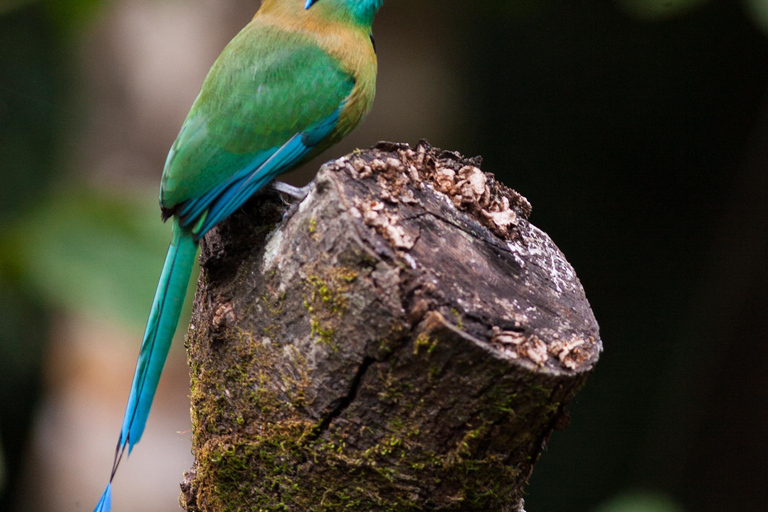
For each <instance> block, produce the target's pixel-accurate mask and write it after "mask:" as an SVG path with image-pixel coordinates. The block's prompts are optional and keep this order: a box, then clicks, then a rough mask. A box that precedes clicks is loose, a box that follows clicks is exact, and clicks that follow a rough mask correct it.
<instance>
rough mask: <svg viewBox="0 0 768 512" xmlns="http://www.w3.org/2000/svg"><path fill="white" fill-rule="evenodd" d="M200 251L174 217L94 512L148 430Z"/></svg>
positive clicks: (101, 510)
mask: <svg viewBox="0 0 768 512" xmlns="http://www.w3.org/2000/svg"><path fill="white" fill-rule="evenodd" d="M196 255H197V242H195V240H194V238H193V237H192V234H191V233H189V232H188V231H186V230H184V229H182V228H180V227H179V223H178V221H177V220H176V218H174V220H173V237H172V238H171V245H170V247H168V255H167V256H166V257H165V263H164V264H163V272H162V274H161V275H160V282H159V283H158V284H157V291H156V292H155V299H154V301H153V302H152V310H151V312H150V314H149V321H148V322H147V329H146V331H144V340H143V341H142V342H141V350H140V352H139V361H138V363H136V372H135V373H134V375H133V384H131V394H130V396H129V397H128V406H127V407H126V408H125V417H124V418H123V428H122V430H121V431H120V438H119V439H118V441H117V448H116V449H115V461H114V463H113V465H112V474H111V476H110V477H109V484H108V485H107V488H106V489H105V490H104V494H103V495H102V496H101V500H100V501H99V504H98V505H97V506H96V509H95V511H94V512H108V511H109V509H110V507H111V505H112V479H113V478H114V477H115V471H117V466H118V465H119V464H120V460H121V459H122V458H123V454H124V453H125V449H126V448H128V453H130V452H131V450H132V449H133V446H134V445H135V444H136V443H138V442H139V440H140V439H141V435H142V434H143V433H144V426H145V425H146V423H147V416H148V415H149V409H150V408H151V407H152V399H153V398H154V396H155V390H156V389H157V383H158V381H159V380H160V373H162V371H163V366H164V365H165V359H166V357H167V356H168V350H169V349H170V347H171V341H172V340H173V334H174V332H176V324H178V323H179V315H180V314H181V307H182V305H183V304H184V296H185V295H186V293H187V285H188V284H189V277H190V275H191V274H192V266H193V265H194V262H195V256H196Z"/></svg>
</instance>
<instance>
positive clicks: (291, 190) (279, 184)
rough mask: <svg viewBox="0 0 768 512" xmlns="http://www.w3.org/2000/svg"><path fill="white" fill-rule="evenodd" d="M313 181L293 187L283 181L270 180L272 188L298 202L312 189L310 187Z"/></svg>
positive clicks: (312, 185)
mask: <svg viewBox="0 0 768 512" xmlns="http://www.w3.org/2000/svg"><path fill="white" fill-rule="evenodd" d="M314 185H315V183H314V182H310V183H309V184H308V185H305V186H303V187H294V186H293V185H289V184H287V183H285V182H283V181H277V180H275V181H273V182H272V188H273V189H275V190H277V191H278V192H280V193H281V194H285V195H287V196H288V197H290V198H293V199H295V200H296V201H295V202H297V203H300V202H301V201H303V200H304V198H305V197H307V195H308V194H309V193H310V192H311V191H312V187H314Z"/></svg>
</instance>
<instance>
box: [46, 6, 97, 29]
mask: <svg viewBox="0 0 768 512" xmlns="http://www.w3.org/2000/svg"><path fill="white" fill-rule="evenodd" d="M43 2H44V3H45V6H46V8H47V9H48V11H49V12H50V14H51V18H52V19H53V20H54V21H55V22H56V23H57V24H58V25H59V26H60V27H61V28H63V29H65V30H73V29H78V28H80V27H82V26H83V25H84V24H85V23H87V22H88V21H90V20H91V19H92V18H93V17H94V16H95V15H96V13H97V12H98V9H99V7H100V6H101V5H102V4H103V3H104V0H43Z"/></svg>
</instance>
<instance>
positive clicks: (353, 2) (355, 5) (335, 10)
mask: <svg viewBox="0 0 768 512" xmlns="http://www.w3.org/2000/svg"><path fill="white" fill-rule="evenodd" d="M303 1H304V2H305V3H304V9H307V10H310V9H321V10H323V11H326V13H327V15H330V16H334V17H338V18H341V19H344V20H345V21H349V22H352V23H356V24H360V25H366V26H371V25H372V24H373V17H374V16H375V15H376V11H378V10H379V7H381V4H382V3H383V1H384V0H303Z"/></svg>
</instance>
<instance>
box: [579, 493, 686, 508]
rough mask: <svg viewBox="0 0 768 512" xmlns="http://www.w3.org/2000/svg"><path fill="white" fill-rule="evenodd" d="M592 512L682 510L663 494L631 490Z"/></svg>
mask: <svg viewBox="0 0 768 512" xmlns="http://www.w3.org/2000/svg"><path fill="white" fill-rule="evenodd" d="M594 512H684V510H683V509H682V508H681V507H680V506H678V505H677V504H676V503H675V502H674V501H672V500H671V499H669V498H668V497H666V496H664V495H663V494H658V493H652V492H632V493H627V494H624V495H622V496H618V497H616V498H613V499H611V500H610V501H608V502H606V503H604V504H602V505H601V506H599V507H597V508H596V509H595V511H594Z"/></svg>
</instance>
